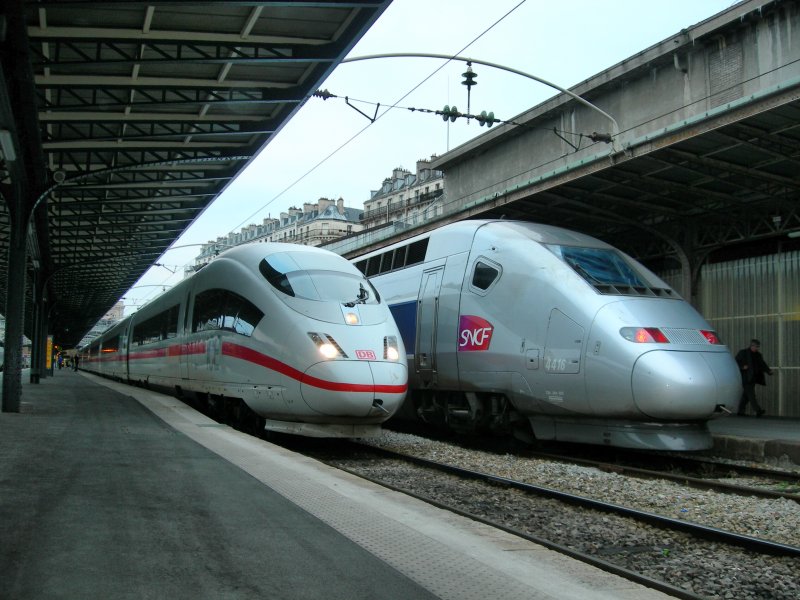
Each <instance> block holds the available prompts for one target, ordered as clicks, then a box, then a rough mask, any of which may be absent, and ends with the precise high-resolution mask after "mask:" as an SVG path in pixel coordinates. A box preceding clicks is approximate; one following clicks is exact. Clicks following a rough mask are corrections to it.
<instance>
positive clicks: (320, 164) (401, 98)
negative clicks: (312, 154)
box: [233, 0, 527, 230]
mask: <svg viewBox="0 0 800 600" xmlns="http://www.w3.org/2000/svg"><path fill="white" fill-rule="evenodd" d="M525 2H527V0H522V1H521V2H519V3H517V4H516V5H515V6H513V7H512V8H511V9H510V10H508V11H507V12H506V13H505V14H504V15H503V16H501V17H500V18H499V19H497V20H496V21H495V22H494V23H492V24H491V25H489V27H487V28H486V29H485V30H483V31H482V32H481V33H480V34H478V35H477V36H476V37H475V38H474V39H473V40H472V41H470V42H469V43H468V44H467V45H465V46H464V47H463V48H461V49H460V50H459V51H457V52H455V53H453V55H452V56H454V57H455V56H458V55H459V54H461V53H462V52H464V51H465V50H466V49H467V48H469V47H470V46H472V45H473V44H475V43H476V42H477V41H478V40H480V39H481V38H482V37H483V36H485V35H486V34H487V33H489V32H490V31H491V30H492V29H494V28H495V27H496V26H497V25H499V24H500V23H501V22H503V21H504V20H505V19H506V18H508V17H509V16H510V15H511V14H512V13H513V12H514V11H516V10H517V9H519V8H520V7H521V6H522V5H523V4H525ZM449 63H450V60H446V61H444V62H443V63H442V64H441V65H439V66H438V67H437V68H436V69H434V70H433V71H432V72H431V73H430V74H429V75H427V76H426V77H425V78H423V79H422V80H421V81H420V82H419V83H417V84H416V85H414V86H413V87H412V88H411V89H410V90H408V91H407V92H405V93H404V94H403V95H402V96H401V97H400V98H398V99H397V100H396V101H395V102H393V103H392V104H389V105H387V106H386V110H384V111H382V112H381V113H380V114H376V115H375V117H374V119H373V120H371V121H370V123H369V124H367V125H366V126H364V127H363V128H361V129H360V130H359V131H357V132H356V133H355V134H353V135H352V136H351V137H350V138H348V139H347V140H346V141H345V142H343V143H342V144H341V145H339V146H338V147H337V148H335V149H334V150H333V151H331V152H330V153H329V154H328V155H327V156H325V157H324V158H323V159H321V160H320V161H319V162H317V163H316V164H315V165H314V166H312V167H311V168H310V169H309V170H308V171H306V172H305V173H303V174H302V175H300V177H298V178H297V179H295V180H294V181H292V182H291V183H290V184H289V185H287V186H286V187H285V188H284V189H282V190H281V191H280V192H278V194H276V195H275V196H274V197H272V198H271V199H270V200H268V201H267V202H266V203H264V204H263V205H262V206H261V207H259V208H258V210H256V211H254V212H253V213H252V214H250V215H249V216H247V217H246V218H245V219H244V220H242V222H241V223H239V224H238V225H236V226H235V227H234V228H233V230H236V229H239V228H240V227H242V226H244V225H245V224H246V223H248V222H250V220H251V219H252V218H253V217H255V216H256V215H257V214H259V213H260V212H262V211H263V210H264V209H265V208H267V207H268V206H269V205H271V204H272V203H273V202H275V201H276V200H278V199H279V198H280V197H281V196H283V195H284V194H285V193H286V192H288V191H289V190H291V189H292V188H293V187H295V186H296V185H297V184H298V183H300V182H301V181H303V180H304V179H305V178H306V177H308V176H309V175H311V173H313V172H314V171H316V170H317V169H318V168H319V167H320V166H322V165H323V164H325V163H326V162H327V161H328V160H330V159H331V158H333V157H334V156H335V155H336V154H338V153H339V152H340V151H341V150H342V149H343V148H345V147H346V146H348V145H349V144H350V143H351V142H353V141H354V140H355V139H356V138H358V137H359V136H361V134H363V133H364V132H365V131H366V130H367V129H369V128H370V127H371V126H372V125H373V124H375V123H376V122H377V121H378V120H379V119H381V118H382V117H383V116H385V115H386V114H387V113H389V112H390V111H391V110H393V109H394V107H395V106H396V105H398V104H400V103H401V102H402V101H403V100H405V99H406V98H407V97H408V96H409V95H411V94H412V93H414V92H415V91H416V90H417V89H418V88H419V87H420V86H422V85H423V84H424V83H425V82H426V81H428V80H429V79H430V78H431V77H433V76H434V75H436V74H437V73H438V72H439V71H441V70H442V69H443V68H444V67H445V66H446V65H447V64H449Z"/></svg>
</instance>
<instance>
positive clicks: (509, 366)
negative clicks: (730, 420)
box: [354, 220, 741, 450]
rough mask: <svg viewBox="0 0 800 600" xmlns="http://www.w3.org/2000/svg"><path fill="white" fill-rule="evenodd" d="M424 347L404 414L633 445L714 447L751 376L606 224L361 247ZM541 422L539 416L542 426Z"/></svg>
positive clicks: (454, 233) (446, 232) (415, 360)
mask: <svg viewBox="0 0 800 600" xmlns="http://www.w3.org/2000/svg"><path fill="white" fill-rule="evenodd" d="M354 262H355V264H356V266H358V267H359V269H360V270H361V271H362V272H364V273H366V274H367V276H368V277H369V278H370V280H371V282H372V283H373V284H374V285H375V287H376V288H377V289H378V291H379V293H380V294H381V295H382V297H383V298H384V299H385V300H386V301H387V302H388V304H389V306H390V308H391V310H392V313H393V314H394V316H395V320H396V321H397V324H398V326H399V328H400V331H401V333H402V335H403V339H404V343H405V346H406V349H407V351H408V355H407V358H408V365H409V373H410V375H409V395H408V397H407V399H406V405H405V406H404V408H403V409H402V410H401V411H400V413H399V416H403V417H406V418H421V419H423V420H426V421H429V422H438V423H439V424H444V425H446V426H448V427H450V428H451V429H454V430H456V431H462V432H466V431H475V430H481V429H489V430H497V431H501V432H503V431H507V432H514V433H515V434H516V435H517V436H518V437H523V438H525V437H528V436H529V435H530V433H531V430H532V434H533V436H535V438H537V439H540V440H561V441H572V442H583V443H593V444H605V445H612V446H621V447H637V448H651V449H669V450H694V449H702V448H707V447H709V446H710V445H711V436H710V434H709V432H708V428H707V426H706V422H707V421H708V420H709V419H712V418H714V417H717V416H721V415H723V414H728V411H734V412H735V409H736V406H737V403H738V400H739V396H740V394H741V379H740V376H739V372H738V369H737V367H736V364H735V362H734V360H733V358H732V357H731V354H730V352H729V350H728V348H727V347H726V346H724V345H722V344H721V343H720V341H719V340H718V339H717V336H716V334H715V333H714V332H713V330H712V328H711V327H710V325H709V324H708V323H707V322H706V321H705V320H704V319H703V318H702V317H701V316H700V315H699V314H698V313H697V311H696V310H695V309H694V308H693V307H692V306H691V305H689V304H688V303H687V302H685V301H684V300H683V299H681V298H680V297H679V296H678V295H677V294H676V293H675V292H674V291H673V290H671V289H670V288H669V286H668V285H667V284H666V283H664V282H663V281H662V280H660V279H659V278H658V277H656V276H655V275H654V274H653V273H651V272H650V271H649V270H647V269H646V268H645V267H643V266H642V265H640V264H638V263H637V262H636V261H634V260H633V259H631V258H630V257H627V256H625V255H624V254H623V253H621V252H619V251H618V250H616V249H614V248H613V247H611V246H609V245H608V244H605V243H604V242H601V241H599V240H597V239H594V238H592V237H589V236H586V235H583V234H579V233H576V232H572V231H568V230H565V229H561V228H557V227H551V226H545V225H537V224H534V223H527V222H514V221H504V220H502V221H464V222H460V223H454V224H451V225H447V226H444V227H442V228H440V229H438V230H436V231H433V232H431V233H428V234H423V235H421V236H417V237H415V238H412V239H410V240H408V241H405V242H401V243H398V244H395V245H393V246H388V247H387V248H384V249H382V250H380V251H376V252H372V253H370V254H366V255H363V256H361V257H359V258H358V259H356V260H355V261H354ZM528 424H529V425H530V428H528Z"/></svg>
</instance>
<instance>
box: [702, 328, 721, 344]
mask: <svg viewBox="0 0 800 600" xmlns="http://www.w3.org/2000/svg"><path fill="white" fill-rule="evenodd" d="M700 333H702V334H703V337H704V338H706V339H707V340H708V343H709V344H715V345H717V344H722V341H721V340H720V339H719V337H718V336H717V333H716V332H715V331H706V330H704V329H701V330H700Z"/></svg>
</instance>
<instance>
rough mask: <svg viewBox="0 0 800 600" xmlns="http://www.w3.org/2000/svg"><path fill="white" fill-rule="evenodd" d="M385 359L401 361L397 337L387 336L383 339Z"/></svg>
mask: <svg viewBox="0 0 800 600" xmlns="http://www.w3.org/2000/svg"><path fill="white" fill-rule="evenodd" d="M383 358H384V359H385V360H399V359H400V351H399V350H398V349H397V337H395V336H393V335H387V336H386V337H385V338H383Z"/></svg>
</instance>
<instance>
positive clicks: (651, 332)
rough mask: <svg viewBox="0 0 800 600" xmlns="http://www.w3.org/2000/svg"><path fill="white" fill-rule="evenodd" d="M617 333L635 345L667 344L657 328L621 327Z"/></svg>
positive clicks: (665, 337)
mask: <svg viewBox="0 0 800 600" xmlns="http://www.w3.org/2000/svg"><path fill="white" fill-rule="evenodd" d="M619 333H620V335H621V336H622V337H624V338H625V339H626V340H628V341H629V342H634V343H636V344H669V340H668V339H667V336H665V335H664V334H663V333H662V332H661V330H660V329H659V328H658V327H623V328H622V329H620V330H619Z"/></svg>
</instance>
